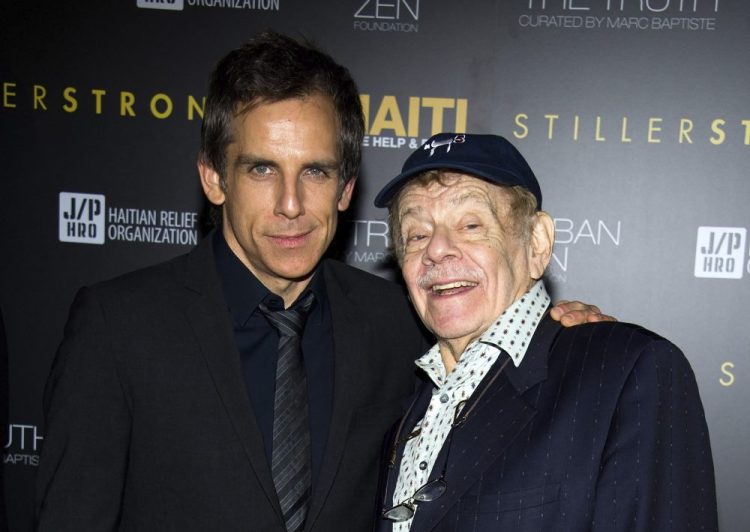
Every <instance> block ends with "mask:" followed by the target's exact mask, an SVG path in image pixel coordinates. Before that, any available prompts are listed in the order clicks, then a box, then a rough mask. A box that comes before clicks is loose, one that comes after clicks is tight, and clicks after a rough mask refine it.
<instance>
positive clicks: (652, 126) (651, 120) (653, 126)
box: [647, 117, 662, 144]
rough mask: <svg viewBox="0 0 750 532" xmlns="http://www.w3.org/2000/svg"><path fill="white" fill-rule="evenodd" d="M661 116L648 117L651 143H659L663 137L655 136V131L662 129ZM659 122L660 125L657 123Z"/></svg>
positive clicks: (648, 139)
mask: <svg viewBox="0 0 750 532" xmlns="http://www.w3.org/2000/svg"><path fill="white" fill-rule="evenodd" d="M661 122H662V119H661V118H656V117H651V118H649V119H648V137H647V142H648V143H649V144H659V143H660V142H661V139H657V138H656V137H654V133H658V132H659V131H661ZM657 124H658V125H657Z"/></svg>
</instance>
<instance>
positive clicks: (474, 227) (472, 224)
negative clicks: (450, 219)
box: [464, 222, 480, 231]
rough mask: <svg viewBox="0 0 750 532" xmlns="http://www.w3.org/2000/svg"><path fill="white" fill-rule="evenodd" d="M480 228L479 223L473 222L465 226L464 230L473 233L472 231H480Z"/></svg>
mask: <svg viewBox="0 0 750 532" xmlns="http://www.w3.org/2000/svg"><path fill="white" fill-rule="evenodd" d="M479 227H480V225H479V224H478V223H474V222H471V223H468V224H466V225H464V229H468V230H469V231H471V230H472V229H479Z"/></svg>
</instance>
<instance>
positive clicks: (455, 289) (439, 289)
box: [430, 281, 479, 296]
mask: <svg viewBox="0 0 750 532" xmlns="http://www.w3.org/2000/svg"><path fill="white" fill-rule="evenodd" d="M478 284H479V283H475V282H472V281H452V282H450V283H444V284H434V285H432V286H431V287H430V290H432V293H433V294H435V295H438V296H449V295H453V294H459V293H461V292H465V291H467V290H469V289H471V288H474V287H475V286H477V285H478Z"/></svg>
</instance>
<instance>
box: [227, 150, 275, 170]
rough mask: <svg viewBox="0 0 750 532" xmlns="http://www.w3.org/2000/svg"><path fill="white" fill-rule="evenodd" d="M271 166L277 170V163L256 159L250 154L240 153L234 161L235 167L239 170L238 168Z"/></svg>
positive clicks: (260, 158)
mask: <svg viewBox="0 0 750 532" xmlns="http://www.w3.org/2000/svg"><path fill="white" fill-rule="evenodd" d="M258 165H262V166H271V167H273V168H276V163H275V162H274V161H272V160H270V159H264V158H262V157H255V156H254V155H250V154H248V153H240V154H239V155H237V157H235V159H234V167H235V168H237V167H238V166H258Z"/></svg>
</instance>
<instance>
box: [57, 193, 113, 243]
mask: <svg viewBox="0 0 750 532" xmlns="http://www.w3.org/2000/svg"><path fill="white" fill-rule="evenodd" d="M105 207H106V206H105V198H104V196H103V195H102V194H80V193H75V192H60V211H59V212H60V215H59V216H60V218H59V224H58V225H59V239H60V242H76V243H78V244H104V238H105V232H106V231H105V226H104V223H105V222H104V213H105Z"/></svg>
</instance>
